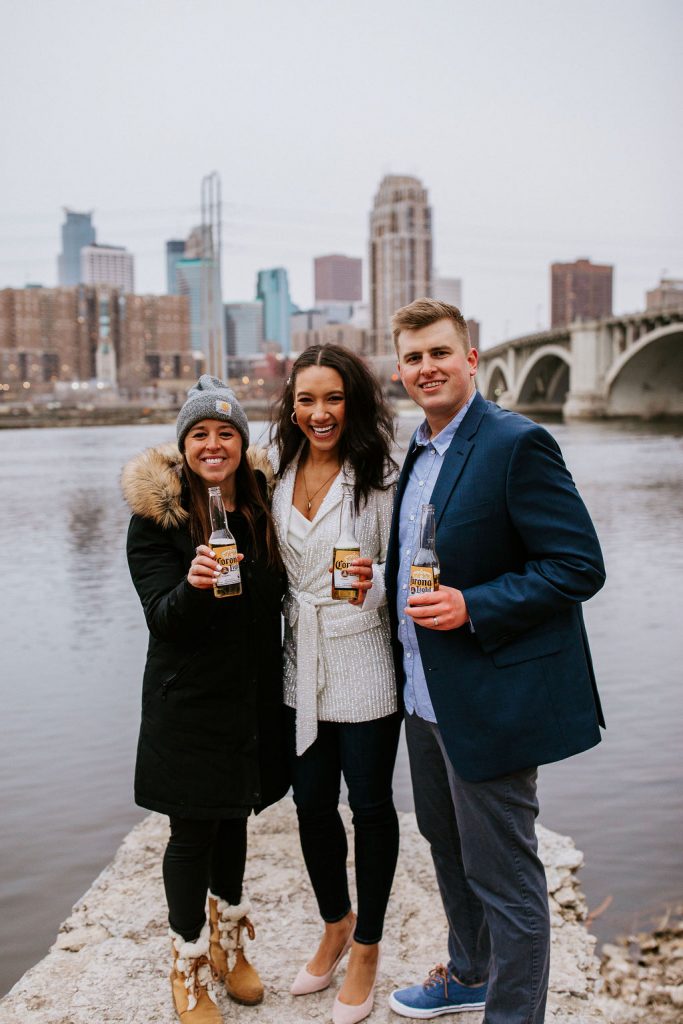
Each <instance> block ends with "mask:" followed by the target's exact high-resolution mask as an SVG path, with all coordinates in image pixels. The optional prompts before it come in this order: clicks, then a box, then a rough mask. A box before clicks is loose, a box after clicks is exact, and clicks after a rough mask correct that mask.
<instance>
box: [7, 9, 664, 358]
mask: <svg viewBox="0 0 683 1024" xmlns="http://www.w3.org/2000/svg"><path fill="white" fill-rule="evenodd" d="M682 40H683V3H682V2H681V0H642V2H640V0H600V2H598V0H594V2H587V0H573V2H571V3H568V2H567V0H562V2H559V0H543V2H532V0H479V2H470V0H466V2H462V0H419V2H413V3H406V2H398V0H394V2H390V0H337V2H335V3H333V2H330V0H305V2H302V0H291V2H290V3H283V2H282V0H240V2H237V0H192V2H191V3H188V2H187V0H182V2H181V0H116V3H110V2H104V0H62V2H57V0H40V2H39V0H5V2H4V4H3V16H2V33H1V37H0V96H1V97H2V102H1V103H0V140H1V144H2V152H3V159H2V161H1V162H0V287H7V286H15V287H20V286H22V285H24V284H26V283H27V282H30V281H37V282H40V283H43V284H45V285H54V284H56V257H57V253H58V251H59V248H60V234H59V229H60V224H61V221H62V211H61V207H62V206H70V207H71V208H73V209H76V210H89V209H92V210H94V211H95V216H94V223H95V226H96V229H97V239H98V241H99V242H105V243H111V244H116V245H125V246H127V247H128V248H129V249H130V250H131V251H132V252H133V253H134V254H135V260H136V288H137V290H138V291H144V292H163V291H164V290H165V263H164V242H165V240H166V239H167V238H171V237H184V235H186V234H187V232H188V230H189V229H190V228H191V227H192V226H193V224H195V223H196V222H197V220H198V215H199V204H200V186H201V179H202V176H203V175H205V174H207V173H209V172H211V171H213V170H217V171H218V172H219V173H220V175H221V178H222V184H223V199H224V209H223V222H224V231H223V237H224V251H223V291H224V298H225V299H226V300H238V299H250V298H253V296H254V287H255V277H256V271H257V270H258V269H259V268H262V267H268V266H285V267H287V268H288V270H289V274H290V286H291V293H292V298H293V300H294V301H295V302H297V303H299V305H301V306H304V307H305V306H308V305H310V304H311V303H312V300H313V285H312V258H313V257H314V256H315V255H319V254H323V253H326V252H342V253H347V254H348V255H353V256H362V257H363V258H364V260H365V255H366V249H367V234H368V226H367V225H368V213H369V211H370V208H371V205H372V200H373V196H374V194H375V192H376V190H377V186H378V184H379V181H380V179H381V177H382V175H383V174H386V173H395V174H402V173H409V174H417V175H418V176H419V177H420V178H421V179H422V181H423V182H424V184H425V186H426V187H427V188H428V190H429V196H430V201H431V204H432V208H433V213H434V235H435V267H436V269H437V271H438V272H439V273H440V274H442V275H444V276H458V277H461V278H462V279H463V283H464V296H463V311H464V312H465V314H466V315H467V316H474V317H477V318H478V319H480V320H481V322H482V325H483V340H484V345H490V344H493V343H494V342H497V341H500V340H503V339H504V338H505V337H509V336H514V335H518V334H522V333H525V332H526V331H529V330H533V329H535V328H536V327H537V325H542V326H545V325H547V323H548V315H549V314H548V306H549V273H548V267H549V264H550V263H551V262H552V261H553V260H573V259H575V258H577V257H579V256H588V257H590V258H592V259H593V260H596V261H606V262H611V263H614V264H615V311H616V312H625V311H632V310H637V309H641V308H643V302H644V292H645V290H646V288H649V287H652V286H654V285H655V283H656V282H657V281H658V279H659V277H660V275H661V273H662V272H663V271H666V273H667V274H669V275H670V276H679V277H683V204H682V203H681V191H682V190H681V180H682V175H683V133H682V131H681V121H682V116H681V109H682V101H683V88H682V83H683V70H682V68H683V61H682V60H681V42H682Z"/></svg>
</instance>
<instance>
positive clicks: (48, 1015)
mask: <svg viewBox="0 0 683 1024" xmlns="http://www.w3.org/2000/svg"><path fill="white" fill-rule="evenodd" d="M343 814H344V817H345V821H346V824H347V828H349V827H350V814H349V812H348V808H343ZM400 818H401V837H402V845H401V855H400V858H399V865H398V870H397V874H396V880H395V883H394V890H393V895H392V899H391V902H390V905H389V913H388V916H387V922H386V931H385V939H384V942H383V965H382V973H381V978H380V983H379V985H378V990H377V1000H376V1004H375V1009H374V1011H373V1013H372V1015H371V1017H370V1018H369V1020H370V1021H371V1022H372V1021H376V1022H378V1021H382V1022H386V1024H389V1022H395V1021H396V1020H397V1018H396V1017H395V1015H394V1014H393V1013H392V1012H391V1011H390V1010H389V1008H388V1006H387V996H388V994H389V992H390V991H391V989H392V988H394V987H397V986H402V985H405V984H409V983H411V982H413V981H414V980H415V978H416V976H422V975H424V974H426V972H427V970H428V969H429V968H430V967H431V966H433V965H434V964H435V963H437V962H439V961H440V960H442V959H443V957H444V955H445V949H446V930H445V925H444V922H443V914H442V911H441V906H440V901H439V896H438V892H437V889H436V885H435V883H434V875H433V869H432V864H431V858H430V855H429V851H428V848H427V844H426V843H425V842H424V840H423V839H422V837H421V836H420V835H419V833H418V831H417V826H416V823H415V817H414V815H412V814H402V815H400ZM538 832H539V842H540V852H541V856H542V858H543V861H544V864H545V865H546V870H547V874H548V888H549V892H550V907H551V916H552V926H553V948H552V962H551V983H550V996H549V1001H548V1012H547V1017H546V1020H547V1022H548V1024H614V1022H616V1021H617V1020H619V1021H620V1024H621V1021H622V1020H623V1021H624V1022H626V1021H628V1020H630V1019H631V1018H628V1017H623V1018H620V1017H618V1016H617V1014H618V1013H621V1012H622V1010H623V1011H624V1012H628V1011H629V1009H632V1007H629V1006H628V1005H627V1004H625V1003H624V1002H623V1001H621V1000H618V999H614V998H612V997H611V996H609V997H608V996H607V995H606V994H605V993H603V994H602V995H601V994H600V988H601V980H600V973H599V963H598V960H597V958H596V956H595V953H594V946H595V939H594V938H593V936H592V935H590V934H589V933H588V931H587V930H586V928H585V925H584V923H583V922H584V921H585V917H586V904H585V900H584V897H583V894H582V892H581V889H580V886H579V882H578V879H577V874H576V873H577V870H578V868H579V867H580V866H581V864H582V862H583V856H582V854H581V853H580V852H579V851H578V850H577V849H576V848H575V846H574V843H573V842H572V840H571V839H569V838H567V837H565V836H560V835H558V834H557V833H554V832H550V831H549V830H547V829H544V828H543V827H542V826H539V828H538ZM166 836H167V823H166V819H165V818H163V817H162V816H161V815H156V814H152V815H149V816H148V817H147V818H145V820H144V821H142V822H141V823H140V824H139V825H137V826H136V827H135V828H134V829H133V830H132V832H130V833H129V834H128V836H127V837H126V838H125V839H124V841H123V843H122V845H121V847H120V848H119V850H118V852H117V854H116V856H115V858H114V860H113V861H112V863H111V864H109V866H108V867H106V868H105V869H104V871H103V872H102V873H101V874H100V875H99V877H98V878H97V879H96V880H95V881H94V883H93V884H92V886H91V887H90V889H89V890H88V891H87V893H86V894H85V895H84V896H83V897H82V899H81V900H80V901H79V902H78V903H77V904H76V906H75V907H74V909H73V912H72V914H71V916H70V917H69V918H68V919H67V920H66V921H65V922H64V924H63V925H62V926H61V928H60V930H59V934H58V936H57V940H56V942H55V944H54V945H53V947H52V949H51V950H50V952H49V954H48V955H47V956H46V957H45V958H44V959H43V960H41V961H40V962H39V963H38V964H36V966H35V967H33V968H31V970H29V971H27V973H26V974H25V975H24V976H23V977H22V978H21V979H20V980H19V981H18V982H17V984H16V985H15V986H14V987H13V988H12V990H11V991H10V992H9V993H8V994H7V996H5V998H4V999H3V1000H2V1001H0V1024H26V1022H27V1021H31V1024H93V1022H97V1024H168V1022H170V1021H171V1020H173V1019H174V1016H173V1010H172V1006H171V1002H170V994H169V983H168V971H169V961H170V952H169V939H168V938H167V935H166V920H165V917H166V911H165V903H164V897H163V887H162V880H161V854H162V850H163V847H164V843H165V839H166ZM350 849H351V850H353V845H352V844H351V845H350ZM246 884H247V891H248V893H249V895H250V897H251V900H252V903H253V905H254V915H253V916H254V920H255V923H256V926H257V937H256V942H255V944H254V945H253V947H252V953H251V955H252V957H253V960H254V962H255V964H256V965H257V966H258V967H259V969H260V971H261V973H262V975H263V977H264V980H265V983H266V989H267V995H266V999H265V1001H264V1003H263V1004H262V1005H261V1006H260V1007H258V1009H257V1010H254V1009H253V1008H249V1007H241V1006H237V1005H236V1004H234V1003H231V1002H230V1001H229V1000H228V999H227V997H225V998H221V1007H222V1009H223V1013H224V1019H225V1020H226V1022H227V1021H237V1022H239V1021H244V1022H246V1021H247V1020H251V1021H252V1022H253V1021H254V1020H258V1021H259V1024H276V1022H277V1024H301V1021H303V1020H307V1021H329V1019H330V1012H331V1005H332V1000H333V998H334V995H335V991H336V987H335V986H334V985H333V986H332V987H331V988H330V989H328V990H327V991H326V992H322V993H319V994H317V995H314V996H310V997H307V998H306V999H305V1000H302V999H298V1000H297V999H295V998H294V997H293V996H290V995H289V991H288V990H289V984H290V983H291V979H292V977H293V975H294V974H295V973H296V970H297V969H298V967H299V966H300V965H301V963H303V962H304V961H305V959H306V957H307V955H308V954H309V953H310V950H311V949H312V948H313V946H314V943H315V941H316V937H317V935H318V929H319V924H318V916H317V910H316V906H315V902H314V899H313V896H312V893H311V890H310V886H309V884H308V881H307V878H306V873H305V869H304V865H303V861H302V857H301V852H300V848H299V843H298V838H297V833H296V816H295V812H294V808H293V805H292V803H291V801H290V800H283V801H282V802H281V803H280V804H278V805H277V806H276V807H273V808H270V809H269V810H268V811H266V812H264V813H263V814H262V815H260V816H259V817H258V818H256V819H252V822H251V825H250V853H249V860H248V865H247V882H246ZM633 1019H638V1020H640V1019H644V1018H633ZM649 1019H650V1020H654V1019H656V1020H657V1021H659V1020H660V1019H661V1020H664V1019H665V1018H663V1017H662V1018H659V1017H657V1018H653V1017H652V1016H650V1018H649ZM673 1019H674V1018H671V1020H673ZM666 1020H667V1024H668V1021H669V1018H666ZM458 1021H459V1024H479V1022H480V1021H481V1014H480V1013H463V1014H460V1015H459V1016H458Z"/></svg>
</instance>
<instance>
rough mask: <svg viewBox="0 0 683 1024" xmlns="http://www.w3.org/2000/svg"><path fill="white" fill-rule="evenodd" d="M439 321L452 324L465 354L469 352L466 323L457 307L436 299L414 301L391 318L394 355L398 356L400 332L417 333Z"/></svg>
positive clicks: (469, 345) (402, 307)
mask: <svg viewBox="0 0 683 1024" xmlns="http://www.w3.org/2000/svg"><path fill="white" fill-rule="evenodd" d="M439 320H450V321H451V322H452V324H453V326H454V327H455V331H456V334H457V335H458V337H459V338H460V339H461V341H462V343H463V346H464V348H465V352H469V350H470V349H471V347H472V346H471V344H470V335H469V331H468V329H467V321H466V320H465V318H464V316H463V315H462V313H461V312H460V310H459V309H458V307H457V306H451V305H450V304H449V303H448V302H438V301H437V300H436V299H415V301H414V302H411V303H410V304H409V305H407V306H401V308H400V309H397V310H396V312H395V313H394V315H393V316H392V318H391V331H392V334H393V338H394V346H395V348H396V353H397V354H398V355H400V353H399V351H398V336H399V334H400V333H401V331H419V330H420V328H421V327H430V326H431V325H432V324H435V323H437V322H438V321H439Z"/></svg>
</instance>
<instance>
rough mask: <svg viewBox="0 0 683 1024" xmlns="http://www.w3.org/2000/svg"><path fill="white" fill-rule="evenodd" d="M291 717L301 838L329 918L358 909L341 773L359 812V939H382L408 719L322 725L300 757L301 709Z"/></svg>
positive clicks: (337, 918)
mask: <svg viewBox="0 0 683 1024" xmlns="http://www.w3.org/2000/svg"><path fill="white" fill-rule="evenodd" d="M286 714H287V746H288V753H289V760H290V765H291V770H292V786H293V791H294V803H295V804H296V810H297V815H298V818H299V836H300V838H301V849H302V851H303V855H304V860H305V862H306V867H307V868H308V874H309V876H310V879H311V884H312V885H313V890H314V892H315V896H316V899H317V901H318V908H319V910H320V915H321V917H322V919H323V921H326V922H328V923H332V922H335V921H340V920H341V919H342V918H343V917H345V916H346V914H348V912H349V910H350V909H351V900H350V898H349V887H348V879H347V875H346V856H347V853H348V847H347V843H346V832H345V830H344V825H343V822H342V820H341V817H340V814H339V810H338V804H339V793H340V787H341V776H342V773H343V775H344V779H345V780H346V785H347V787H348V791H349V806H350V808H351V810H352V812H353V826H354V849H355V855H356V889H357V893H358V920H357V922H356V930H355V932H354V939H355V940H356V942H361V943H364V944H366V945H371V944H372V943H375V942H379V941H380V939H381V938H382V929H383V926H384V915H385V913H386V909H387V903H388V902H389V893H390V891H391V884H392V882H393V880H394V871H395V869H396V860H397V858H398V818H397V816H396V810H395V808H394V802H393V795H392V789H391V780H392V776H393V774H394V762H395V760H396V750H397V747H398V736H399V731H400V728H401V716H400V715H399V714H393V715H389V716H387V717H386V718H378V719H376V720H375V721H372V722H318V736H317V739H316V740H315V742H314V743H313V744H311V746H310V747H309V748H308V750H306V751H304V753H303V754H302V755H301V757H297V756H296V741H295V722H296V719H295V713H294V711H293V710H292V709H291V708H287V709H286Z"/></svg>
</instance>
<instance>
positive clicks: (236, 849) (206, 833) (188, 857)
mask: <svg viewBox="0 0 683 1024" xmlns="http://www.w3.org/2000/svg"><path fill="white" fill-rule="evenodd" d="M170 821H171V837H170V839H169V841H168V846H167V847H166V852H165V854H164V863H163V871H164V888H165V890H166V902H167V903H168V923H169V924H170V926H171V928H172V929H173V931H174V932H177V933H178V935H182V937H183V938H184V939H185V941H186V942H194V940H195V939H197V938H199V934H200V932H201V930H202V928H203V927H204V923H205V921H206V913H205V909H204V908H205V904H206V894H207V890H209V889H210V890H211V892H212V893H213V894H214V896H220V898H221V899H223V900H225V901H226V902H227V903H231V904H233V905H234V906H237V905H238V904H239V902H240V900H241V899H242V882H243V880H244V866H245V864H246V860H247V819H246V817H241V818H223V819H221V820H220V821H216V820H213V821H211V820H210V821H196V820H190V819H188V818H171V819H170Z"/></svg>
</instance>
